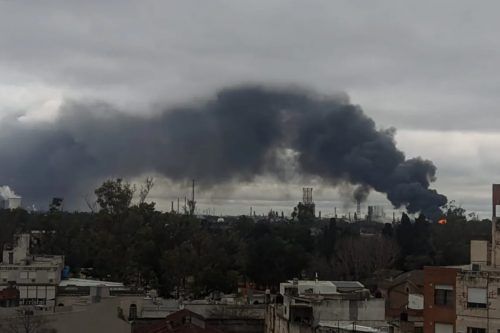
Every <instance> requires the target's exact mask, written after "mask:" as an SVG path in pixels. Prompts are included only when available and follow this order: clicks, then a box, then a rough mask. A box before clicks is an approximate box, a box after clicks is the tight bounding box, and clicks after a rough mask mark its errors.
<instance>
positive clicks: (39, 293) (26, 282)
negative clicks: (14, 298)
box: [0, 234, 64, 307]
mask: <svg viewBox="0 0 500 333" xmlns="http://www.w3.org/2000/svg"><path fill="white" fill-rule="evenodd" d="M63 266H64V256H62V255H39V254H31V253H30V234H17V235H15V236H14V240H13V242H12V243H11V244H6V245H5V246H4V248H3V253H2V262H1V263H0V292H1V291H3V290H7V289H12V288H15V289H17V290H18V291H19V299H18V302H15V304H19V305H39V306H47V307H54V306H55V299H56V291H57V286H58V285H59V282H60V281H61V272H62V270H63ZM12 304H14V303H12Z"/></svg>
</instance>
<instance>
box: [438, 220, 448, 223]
mask: <svg viewBox="0 0 500 333" xmlns="http://www.w3.org/2000/svg"><path fill="white" fill-rule="evenodd" d="M446 223H448V221H446V219H441V220H439V221H438V224H446Z"/></svg>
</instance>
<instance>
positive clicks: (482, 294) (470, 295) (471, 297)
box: [467, 288, 488, 309]
mask: <svg viewBox="0 0 500 333" xmlns="http://www.w3.org/2000/svg"><path fill="white" fill-rule="evenodd" d="M487 303H488V302H487V295H486V288H467V307H468V308H480V309H485V308H486V305H487Z"/></svg>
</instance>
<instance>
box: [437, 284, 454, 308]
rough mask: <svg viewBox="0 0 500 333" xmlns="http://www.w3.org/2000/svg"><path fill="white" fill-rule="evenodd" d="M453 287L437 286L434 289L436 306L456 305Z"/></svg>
mask: <svg viewBox="0 0 500 333" xmlns="http://www.w3.org/2000/svg"><path fill="white" fill-rule="evenodd" d="M454 302H455V301H454V298H453V287H452V286H448V285H436V287H435V288H434V304H435V305H444V306H452V305H453V303H454Z"/></svg>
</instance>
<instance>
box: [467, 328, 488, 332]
mask: <svg viewBox="0 0 500 333" xmlns="http://www.w3.org/2000/svg"><path fill="white" fill-rule="evenodd" d="M467 333H486V329H485V328H479V327H467Z"/></svg>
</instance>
